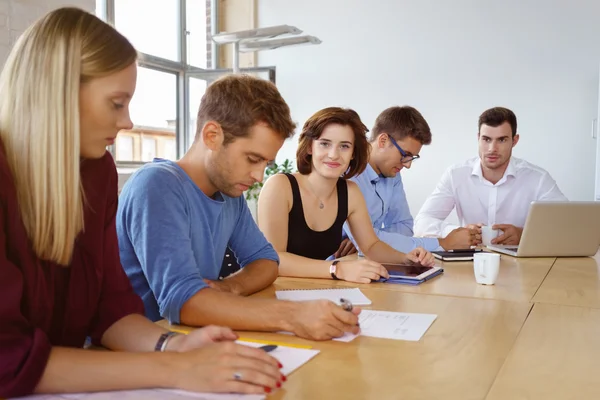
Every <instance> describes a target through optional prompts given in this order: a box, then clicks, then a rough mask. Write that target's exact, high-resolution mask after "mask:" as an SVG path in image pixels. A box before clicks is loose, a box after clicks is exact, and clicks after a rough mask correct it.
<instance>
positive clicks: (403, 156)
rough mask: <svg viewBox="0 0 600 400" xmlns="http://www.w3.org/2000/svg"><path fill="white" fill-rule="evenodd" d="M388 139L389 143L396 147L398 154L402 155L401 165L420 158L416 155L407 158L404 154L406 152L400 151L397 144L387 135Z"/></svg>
mask: <svg viewBox="0 0 600 400" xmlns="http://www.w3.org/2000/svg"><path fill="white" fill-rule="evenodd" d="M388 137H389V138H390V141H391V142H392V144H393V145H394V146H396V148H397V149H398V151H399V152H400V154H401V155H402V159H401V160H400V162H401V163H402V164H408V163H409V162H411V161H414V160H416V159H417V158H420V157H421V156H419V155H418V154H417V155H416V156H409V155H408V154H406V152H405V151H404V150H402V147H400V146H398V143H396V141H395V140H394V138H393V137H391V136H390V135H388Z"/></svg>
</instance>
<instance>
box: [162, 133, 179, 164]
mask: <svg viewBox="0 0 600 400" xmlns="http://www.w3.org/2000/svg"><path fill="white" fill-rule="evenodd" d="M161 153H162V154H161ZM158 156H159V157H161V158H166V159H168V160H177V143H176V142H175V138H172V139H167V140H164V141H163V147H162V152H159V154H158Z"/></svg>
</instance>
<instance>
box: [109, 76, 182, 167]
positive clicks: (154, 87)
mask: <svg viewBox="0 0 600 400" xmlns="http://www.w3.org/2000/svg"><path fill="white" fill-rule="evenodd" d="M129 112H130V116H131V121H132V122H133V129H129V130H124V131H121V133H120V135H119V136H125V135H127V136H130V137H132V138H134V139H133V140H137V141H138V142H141V146H138V147H139V149H138V150H137V153H136V152H135V149H134V146H133V145H132V157H130V158H123V157H121V154H120V153H119V150H118V149H117V151H116V161H135V162H148V161H152V159H153V158H154V157H162V158H167V159H169V160H176V159H177V145H176V136H177V120H178V118H177V76H176V75H175V74H172V73H169V72H162V71H158V70H154V69H149V68H144V67H139V68H138V77H137V85H136V89H135V94H134V96H133V99H131V103H130V105H129ZM142 138H145V139H142ZM150 139H152V143H153V144H150V141H149V140H150ZM159 141H160V142H159ZM171 142H172V145H170V144H167V143H171ZM158 143H160V146H159V145H157V144H158ZM165 146H171V147H169V148H168V150H166V149H165ZM173 148H174V149H175V151H174V152H173V151H172V149H173ZM150 149H152V150H150Z"/></svg>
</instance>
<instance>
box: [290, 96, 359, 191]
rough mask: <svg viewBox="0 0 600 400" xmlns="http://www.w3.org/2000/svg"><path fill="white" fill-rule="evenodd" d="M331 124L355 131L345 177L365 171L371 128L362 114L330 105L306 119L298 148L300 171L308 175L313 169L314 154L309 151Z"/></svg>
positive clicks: (297, 155)
mask: <svg viewBox="0 0 600 400" xmlns="http://www.w3.org/2000/svg"><path fill="white" fill-rule="evenodd" d="M330 124H339V125H343V126H349V127H350V128H352V131H353V132H354V150H353V151H352V160H351V161H350V165H349V167H348V170H347V171H346V172H345V173H344V178H345V179H349V178H352V177H353V176H356V175H358V174H360V173H361V172H363V171H364V170H365V168H366V167H367V162H368V161H369V150H370V146H369V144H368V142H367V136H366V134H367V132H368V131H369V129H368V128H367V127H366V126H365V124H363V123H362V121H361V120H360V116H359V115H358V113H357V112H356V111H354V110H351V109H349V108H340V107H328V108H324V109H322V110H320V111H317V112H316V113H315V114H313V116H312V117H310V118H309V119H308V121H306V123H305V124H304V127H303V128H302V133H301V134H300V141H299V142H298V150H297V151H296V165H297V166H298V172H300V173H301V174H303V175H307V174H309V173H310V171H312V155H311V154H309V151H310V149H311V147H312V143H313V141H315V140H317V139H319V138H320V137H321V135H322V134H323V131H324V130H325V128H326V127H327V126H328V125H330Z"/></svg>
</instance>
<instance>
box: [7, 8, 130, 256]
mask: <svg viewBox="0 0 600 400" xmlns="http://www.w3.org/2000/svg"><path fill="white" fill-rule="evenodd" d="M136 58H137V53H136V51H135V49H134V48H133V46H132V45H131V43H129V41H128V40H127V39H126V38H125V37H124V36H122V35H121V34H120V33H118V32H117V31H116V30H115V29H114V28H113V27H111V26H110V25H108V24H106V23H105V22H103V21H101V20H100V19H99V18H97V17H96V16H94V15H92V14H89V13H87V12H85V11H83V10H80V9H77V8H60V9H57V10H54V11H52V12H50V13H48V14H47V15H46V16H44V17H42V18H41V19H39V20H38V21H37V22H35V23H34V24H33V25H32V26H30V27H29V28H28V29H27V30H26V31H25V32H24V33H23V35H21V37H20V38H19V39H18V41H17V42H16V44H15V46H14V47H13V49H12V51H11V52H10V54H9V56H8V59H7V61H6V64H5V65H4V69H3V70H2V74H1V75H0V140H1V141H2V142H3V144H4V148H5V151H6V157H7V160H8V164H9V167H10V170H11V173H12V175H13V177H14V180H15V185H16V190H17V197H18V201H19V207H20V212H21V217H22V220H23V223H24V225H25V229H26V231H27V234H28V236H29V239H30V241H31V244H32V246H33V250H34V252H35V254H36V255H37V256H38V257H39V258H41V259H44V260H49V261H53V262H55V263H57V264H60V265H65V266H66V265H68V264H70V262H71V258H72V255H73V248H74V245H75V239H76V237H77V235H79V233H80V232H81V231H82V230H83V215H84V213H83V204H84V200H83V199H84V197H83V196H84V193H83V191H82V189H81V179H80V147H79V146H80V144H79V143H80V132H79V88H80V85H81V84H82V83H85V82H87V81H89V80H91V79H93V78H97V77H102V76H107V75H110V74H112V73H114V72H118V71H120V70H122V69H124V68H126V67H128V66H129V65H131V64H132V63H133V62H135V60H136Z"/></svg>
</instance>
